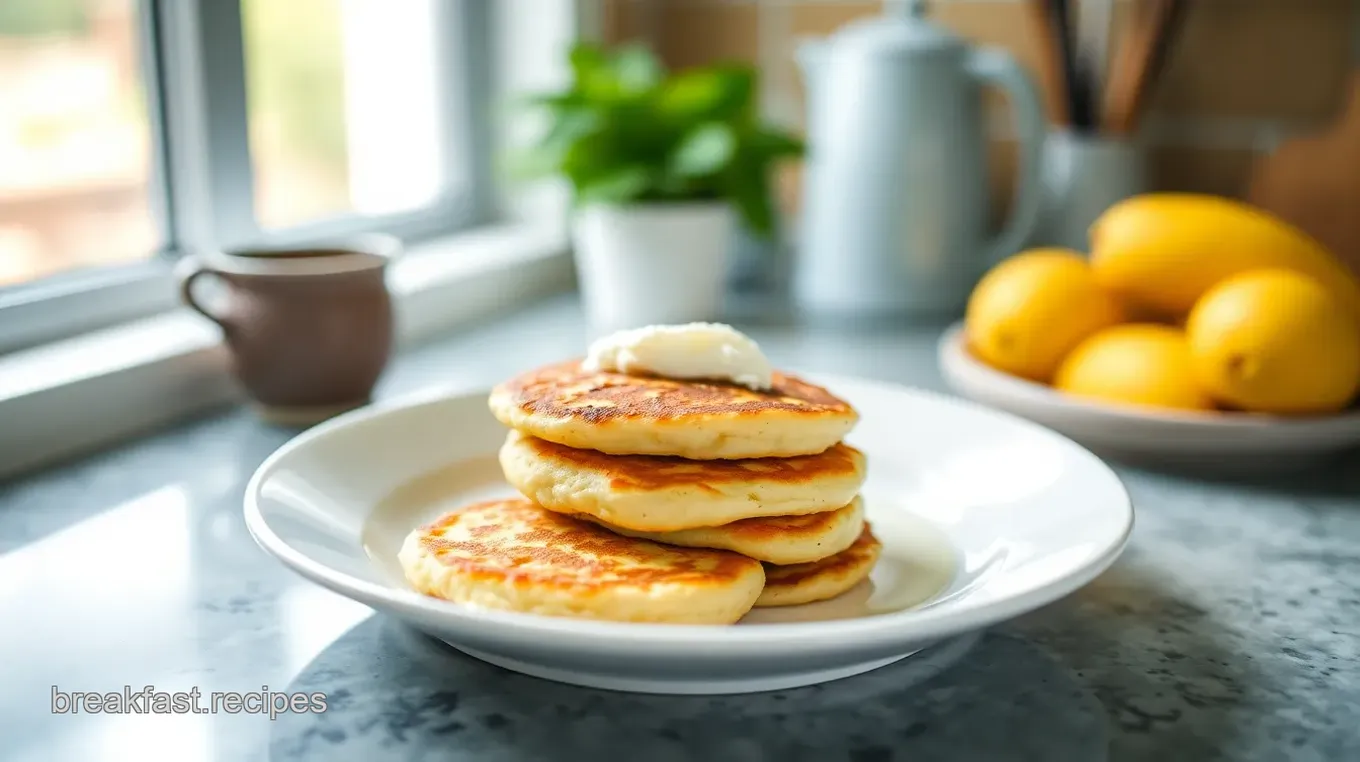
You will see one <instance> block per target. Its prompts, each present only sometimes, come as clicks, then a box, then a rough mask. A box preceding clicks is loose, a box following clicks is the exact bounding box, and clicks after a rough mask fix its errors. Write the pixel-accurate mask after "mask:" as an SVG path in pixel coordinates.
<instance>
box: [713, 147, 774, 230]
mask: <svg viewBox="0 0 1360 762" xmlns="http://www.w3.org/2000/svg"><path fill="white" fill-rule="evenodd" d="M724 180H725V185H726V192H727V196H728V198H730V199H731V200H732V203H733V205H734V206H736V208H737V211H738V212H739V213H740V214H741V217H742V220H743V221H744V222H745V223H746V226H747V227H748V228H749V229H750V230H751V232H753V233H755V234H757V235H758V236H761V237H768V236H769V235H770V234H771V233H772V232H773V229H774V209H773V203H772V201H771V199H770V179H769V163H768V162H767V161H766V160H765V159H764V158H763V157H761V156H760V155H759V154H758V153H756V152H754V151H746V152H743V153H741V154H739V155H738V156H737V157H736V158H735V159H734V161H733V162H732V165H731V166H730V167H729V168H728V169H727V172H726V173H724Z"/></svg>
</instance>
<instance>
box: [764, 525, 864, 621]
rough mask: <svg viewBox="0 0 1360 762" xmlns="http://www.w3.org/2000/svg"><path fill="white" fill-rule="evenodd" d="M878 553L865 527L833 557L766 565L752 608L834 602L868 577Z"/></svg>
mask: <svg viewBox="0 0 1360 762" xmlns="http://www.w3.org/2000/svg"><path fill="white" fill-rule="evenodd" d="M882 551H883V545H882V544H881V543H880V542H879V541H878V538H877V537H874V533H873V532H872V531H870V528H869V525H868V524H867V523H866V524H865V525H864V529H863V530H862V531H861V532H860V535H859V537H858V538H857V539H856V540H855V542H854V544H852V545H851V546H850V547H849V548H846V549H845V550H843V551H841V552H840V553H837V554H836V555H834V556H830V557H828V558H824V559H822V560H820V561H814V562H812V563H810V564H794V565H792V566H775V565H773V564H766V565H765V590H764V591H763V592H761V594H760V598H759V600H757V601H756V605H757V606H760V607H766V606H796V605H798V604H800V603H812V602H814V601H825V600H827V599H830V598H835V597H836V596H838V595H840V594H841V593H844V592H846V591H848V590H849V589H850V588H852V587H854V586H855V585H858V584H859V583H860V581H862V580H863V579H864V578H865V577H868V576H869V572H871V571H873V568H874V564H876V563H878V556H879V554H880V553H882Z"/></svg>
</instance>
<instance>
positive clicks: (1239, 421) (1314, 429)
mask: <svg viewBox="0 0 1360 762" xmlns="http://www.w3.org/2000/svg"><path fill="white" fill-rule="evenodd" d="M963 337H964V323H963V321H958V322H955V323H953V324H951V325H950V326H949V327H948V328H946V329H945V330H944V331H943V332H942V333H941V334H940V338H939V341H938V343H937V356H938V357H939V361H940V370H941V371H942V375H944V377H945V380H946V381H947V382H949V384H950V386H953V387H955V389H956V390H957V391H959V392H960V393H963V394H971V391H965V390H964V388H963V387H966V386H969V385H970V384H968V383H967V382H960V381H958V380H957V379H956V378H955V376H956V373H954V372H951V371H950V368H954V369H958V368H963V369H965V371H966V372H969V373H972V374H973V375H974V376H975V377H977V378H979V379H982V380H983V381H984V382H985V383H986V384H987V385H988V387H989V388H990V389H991V390H992V391H994V392H995V393H997V394H1004V395H1005V396H1007V397H1008V398H1010V399H1012V400H1015V401H1017V402H1020V401H1023V402H1032V403H1037V404H1043V405H1047V406H1049V407H1051V408H1052V409H1054V410H1062V411H1066V412H1071V413H1076V414H1081V415H1083V416H1085V417H1086V418H1087V419H1088V420H1092V419H1095V418H1097V417H1100V418H1107V419H1114V420H1118V421H1124V422H1130V423H1140V424H1161V425H1166V426H1184V427H1189V428H1196V429H1201V430H1206V431H1207V430H1218V431H1225V432H1226V431H1269V432H1273V433H1285V432H1289V433H1291V434H1299V433H1318V434H1323V433H1332V432H1336V431H1340V432H1342V433H1344V432H1347V431H1350V430H1352V429H1360V408H1357V409H1354V410H1345V411H1342V412H1341V413H1337V414H1334V415H1328V416H1317V417H1307V418H1290V417H1285V416H1271V415H1267V414H1264V413H1242V412H1236V411H1231V410H1222V411H1203V412H1194V411H1188V410H1187V411H1172V410H1158V409H1155V408H1148V409H1147V410H1146V411H1145V410H1142V409H1138V408H1133V407H1121V406H1116V405H1112V404H1101V403H1099V402H1092V401H1089V400H1083V399H1078V398H1076V397H1069V396H1067V395H1063V394H1060V393H1059V392H1057V391H1054V390H1053V389H1052V388H1050V387H1048V386H1044V385H1043V384H1039V383H1035V382H1034V381H1030V380H1028V379H1024V378H1020V377H1019V376H1013V375H1011V374H1009V373H1005V372H1003V371H1000V370H997V369H995V368H993V367H991V366H989V365H987V364H985V363H983V362H982V361H980V360H978V359H977V358H976V357H974V356H973V355H972V354H971V353H970V352H969V351H968V349H967V347H966V346H965V345H964V338H963ZM1003 412H1006V411H1003ZM1022 417H1023V416H1022ZM1025 420H1030V419H1025ZM1357 436H1360V435H1357Z"/></svg>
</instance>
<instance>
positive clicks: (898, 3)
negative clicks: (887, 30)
mask: <svg viewBox="0 0 1360 762" xmlns="http://www.w3.org/2000/svg"><path fill="white" fill-rule="evenodd" d="M883 14H884V15H885V16H897V17H898V18H915V19H919V18H925V15H926V2H925V0H884V2H883Z"/></svg>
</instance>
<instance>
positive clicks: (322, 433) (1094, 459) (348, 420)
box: [244, 372, 1136, 653]
mask: <svg viewBox="0 0 1360 762" xmlns="http://www.w3.org/2000/svg"><path fill="white" fill-rule="evenodd" d="M798 375H799V376H800V377H802V378H805V379H807V380H809V381H812V382H814V383H818V384H822V385H828V386H836V385H840V386H846V385H854V386H859V387H862V388H865V387H867V388H873V389H875V390H877V391H880V392H888V393H899V394H900V393H905V394H910V395H914V396H917V397H923V398H926V399H928V400H929V401H931V402H932V403H934V404H941V405H944V406H946V407H956V408H966V409H970V410H973V411H975V412H978V413H981V414H983V415H985V416H988V417H994V418H1000V419H1003V420H1006V421H1007V422H1008V423H1009V424H1010V425H1014V426H1018V427H1020V428H1022V429H1026V430H1030V431H1031V432H1033V433H1035V434H1037V435H1039V436H1044V437H1049V438H1052V439H1056V440H1058V441H1060V442H1062V443H1064V445H1065V446H1067V447H1070V448H1071V451H1072V452H1073V453H1074V454H1076V455H1078V456H1080V457H1081V458H1082V459H1084V460H1085V461H1086V462H1087V463H1088V465H1089V466H1091V467H1092V468H1095V469H1097V470H1098V471H1100V472H1102V475H1103V476H1104V477H1105V478H1106V480H1107V481H1108V482H1109V484H1110V486H1112V487H1113V488H1114V491H1115V495H1113V497H1116V498H1117V499H1112V500H1110V501H1108V503H1109V508H1108V509H1109V510H1112V511H1115V512H1116V513H1118V514H1119V517H1118V519H1119V520H1120V521H1121V522H1122V526H1121V527H1120V529H1119V530H1118V532H1117V536H1115V537H1113V538H1112V539H1110V540H1108V541H1107V542H1106V545H1105V547H1104V548H1103V549H1102V550H1101V551H1100V552H1099V553H1097V554H1096V555H1094V556H1093V557H1092V558H1091V559H1090V560H1088V561H1087V562H1086V563H1085V564H1083V565H1082V566H1080V567H1078V568H1077V569H1075V570H1073V571H1071V572H1069V573H1068V574H1067V575H1066V576H1064V577H1061V578H1059V579H1057V580H1052V581H1049V582H1046V583H1044V584H1041V585H1038V586H1036V587H1033V588H1029V589H1026V590H1023V591H1021V592H1019V593H1013V594H1010V595H1007V596H1006V597H1003V598H1001V599H999V600H992V601H988V602H985V603H981V604H974V605H972V606H968V605H966V603H962V602H961V604H960V606H958V607H944V608H925V609H905V610H902V611H896V612H891V613H887V614H881V615H877V616H872V617H859V618H854V619H839V620H827V621H817V622H781V623H771V624H761V625H759V626H753V627H745V628H743V627H733V626H730V625H686V624H664V623H640V622H611V621H602V620H591V619H576V618H570V617H551V616H542V615H537V614H527V613H521V612H514V611H500V610H495V609H480V608H475V607H470V606H465V605H463V604H460V603H456V602H453V601H445V600H441V599H437V598H433V597H431V596H427V595H424V594H422V593H419V592H417V591H415V590H403V589H401V588H398V587H395V586H392V585H387V584H383V583H380V582H374V581H370V580H366V579H361V578H359V577H356V576H354V575H352V574H348V573H346V572H343V571H340V570H337V569H335V568H333V567H331V566H330V565H328V564H325V563H324V562H321V561H319V560H315V559H313V558H311V557H309V556H307V555H306V554H304V553H302V552H301V551H298V550H296V549H294V548H293V547H291V546H290V545H289V544H288V543H287V542H286V541H284V540H283V539H282V538H281V537H279V536H278V535H277V534H276V533H275V532H274V531H273V530H272V529H271V528H270V527H269V525H268V522H267V521H266V520H265V518H264V516H263V515H262V513H261V508H260V504H259V501H258V496H259V491H260V487H261V485H262V484H263V483H264V481H265V479H267V478H268V477H269V475H270V474H271V473H272V471H273V470H274V469H275V468H276V467H277V465H278V463H279V462H280V461H281V460H282V459H283V458H285V457H287V456H288V455H289V454H291V453H292V452H294V451H296V450H297V449H299V448H301V447H304V446H306V445H307V444H308V443H309V442H311V441H313V440H316V439H320V438H322V437H326V436H330V435H331V434H332V432H335V431H338V430H341V429H344V428H348V427H350V426H356V425H360V424H362V423H363V422H365V421H368V420H371V419H374V418H378V417H381V416H384V415H388V414H391V413H393V412H395V411H398V410H404V409H410V408H415V407H419V406H422V405H429V404H439V403H446V402H453V401H456V400H460V399H461V400H470V399H474V398H477V397H479V396H480V397H483V398H484V397H485V395H486V394H488V393H489V392H490V387H488V386H480V385H466V386H456V387H450V386H439V387H427V388H424V389H419V390H416V391H414V392H411V393H408V394H404V395H399V396H395V397H392V398H389V399H387V400H383V401H378V402H375V403H373V404H371V405H368V406H366V407H363V408H359V409H356V410H351V411H348V412H345V413H342V414H340V415H338V416H336V417H333V418H331V419H329V420H327V421H324V422H322V423H320V424H317V425H315V426H313V427H311V428H309V429H307V430H306V431H303V432H300V433H298V434H297V435H295V436H294V437H293V438H291V439H289V440H288V441H287V442H285V443H283V444H282V445H280V446H279V447H278V448H277V449H276V450H275V451H274V452H273V453H271V454H270V455H269V456H268V457H267V458H265V460H264V461H263V462H261V464H260V465H259V466H258V467H257V468H256V470H255V472H254V473H253V474H252V475H251V478H250V480H249V481H248V482H247V484H246V489H245V494H244V513H245V523H246V528H247V530H248V531H249V533H250V535H251V537H252V538H253V539H254V540H255V542H256V543H257V544H258V545H259V546H260V547H261V549H263V550H264V551H265V552H266V553H268V554H270V555H271V556H273V557H274V558H275V559H277V560H278V561H280V562H281V563H283V564H284V565H285V566H287V567H289V568H290V569H292V570H293V571H294V572H295V573H297V574H299V575H301V576H302V577H304V578H307V579H309V580H311V581H313V582H315V583H317V584H320V585H321V586H323V587H326V588H328V589H330V590H332V591H334V592H336V593H338V594H341V595H345V596H346V597H351V598H354V597H356V596H357V599H358V600H360V601H361V602H363V603H365V604H366V605H369V606H371V607H374V608H381V607H382V606H383V605H385V606H390V607H395V608H398V609H403V610H407V611H412V610H413V611H419V612H421V613H423V614H427V615H433V616H437V617H451V618H453V619H456V620H461V621H463V622H465V623H467V624H469V625H481V626H486V627H494V628H497V629H498V630H499V631H501V632H503V633H507V634H513V635H516V636H520V637H527V638H531V639H535V640H536V639H538V638H541V637H551V638H553V639H554V640H553V642H554V643H555V644H556V645H561V646H575V647H580V648H590V649H592V650H598V648H599V647H600V643H601V641H602V639H608V641H609V642H611V646H610V647H611V648H616V647H618V646H619V645H620V644H624V645H625V646H626V647H627V648H628V649H629V650H630V651H632V650H649V649H658V648H665V649H670V648H679V649H684V650H693V649H694V648H695V647H713V648H718V649H725V650H726V651H727V652H728V653H736V652H749V653H755V652H757V651H760V650H762V649H765V648H769V647H772V646H777V647H781V648H784V649H785V652H788V651H798V650H823V649H827V648H832V649H835V650H842V649H845V648H870V647H875V646H877V647H888V646H892V645H894V644H897V643H904V642H914V641H919V640H928V639H937V638H944V637H950V636H954V635H959V634H961V633H965V632H969V631H973V630H978V629H982V628H985V627H989V626H991V625H994V624H997V623H999V622H1004V621H1007V620H1010V619H1013V618H1015V617H1018V616H1021V615H1023V614H1025V613H1028V612H1030V611H1034V610H1035V609H1038V608H1041V607H1043V606H1045V605H1048V604H1050V603H1053V602H1056V601H1058V600H1061V599H1063V598H1066V597H1067V596H1069V595H1071V594H1072V593H1074V592H1076V591H1077V590H1080V589H1081V588H1083V587H1085V586H1086V585H1087V584H1089V583H1090V582H1091V581H1092V580H1094V579H1095V578H1096V577H1098V576H1100V575H1101V574H1103V573H1104V572H1105V571H1106V570H1107V569H1108V568H1109V567H1110V566H1111V565H1113V564H1114V562H1115V561H1116V560H1117V559H1118V558H1119V557H1120V555H1121V554H1122V553H1123V551H1124V550H1125V549H1126V548H1127V547H1128V544H1129V542H1130V539H1131V538H1132V534H1133V530H1134V527H1135V523H1136V516H1135V510H1134V505H1133V501H1132V499H1131V497H1130V495H1129V492H1128V488H1127V486H1126V485H1125V484H1124V481H1123V479H1122V478H1120V476H1119V475H1118V473H1116V472H1115V471H1114V469H1113V468H1111V467H1110V466H1109V465H1108V464H1107V463H1106V462H1105V461H1104V460H1103V459H1102V458H1100V457H1099V456H1098V455H1096V454H1094V453H1093V452H1091V451H1090V450H1089V449H1088V448H1086V447H1085V446H1083V445H1081V444H1080V443H1078V442H1076V441H1075V440H1073V439H1071V438H1070V437H1068V436H1066V435H1064V434H1062V433H1061V432H1058V431H1055V430H1053V429H1051V428H1049V427H1047V426H1044V425H1042V424H1038V423H1035V422H1033V421H1031V420H1029V419H1026V418H1024V417H1022V416H1018V415H1015V414H1013V413H1009V412H1007V411H1004V410H998V409H995V408H992V407H989V406H986V405H982V404H980V403H977V402H974V401H972V400H969V399H966V398H959V397H954V396H950V395H948V394H943V393H939V392H935V391H932V390H929V389H922V388H919V387H915V386H910V385H906V384H901V383H894V382H888V381H879V380H876V379H869V378H862V377H854V376H846V375H839V374H825V373H813V372H807V373H798ZM964 600H965V601H966V598H965V599H964ZM375 602H378V603H375ZM540 642H541V641H540ZM800 647H801V648H800Z"/></svg>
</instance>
